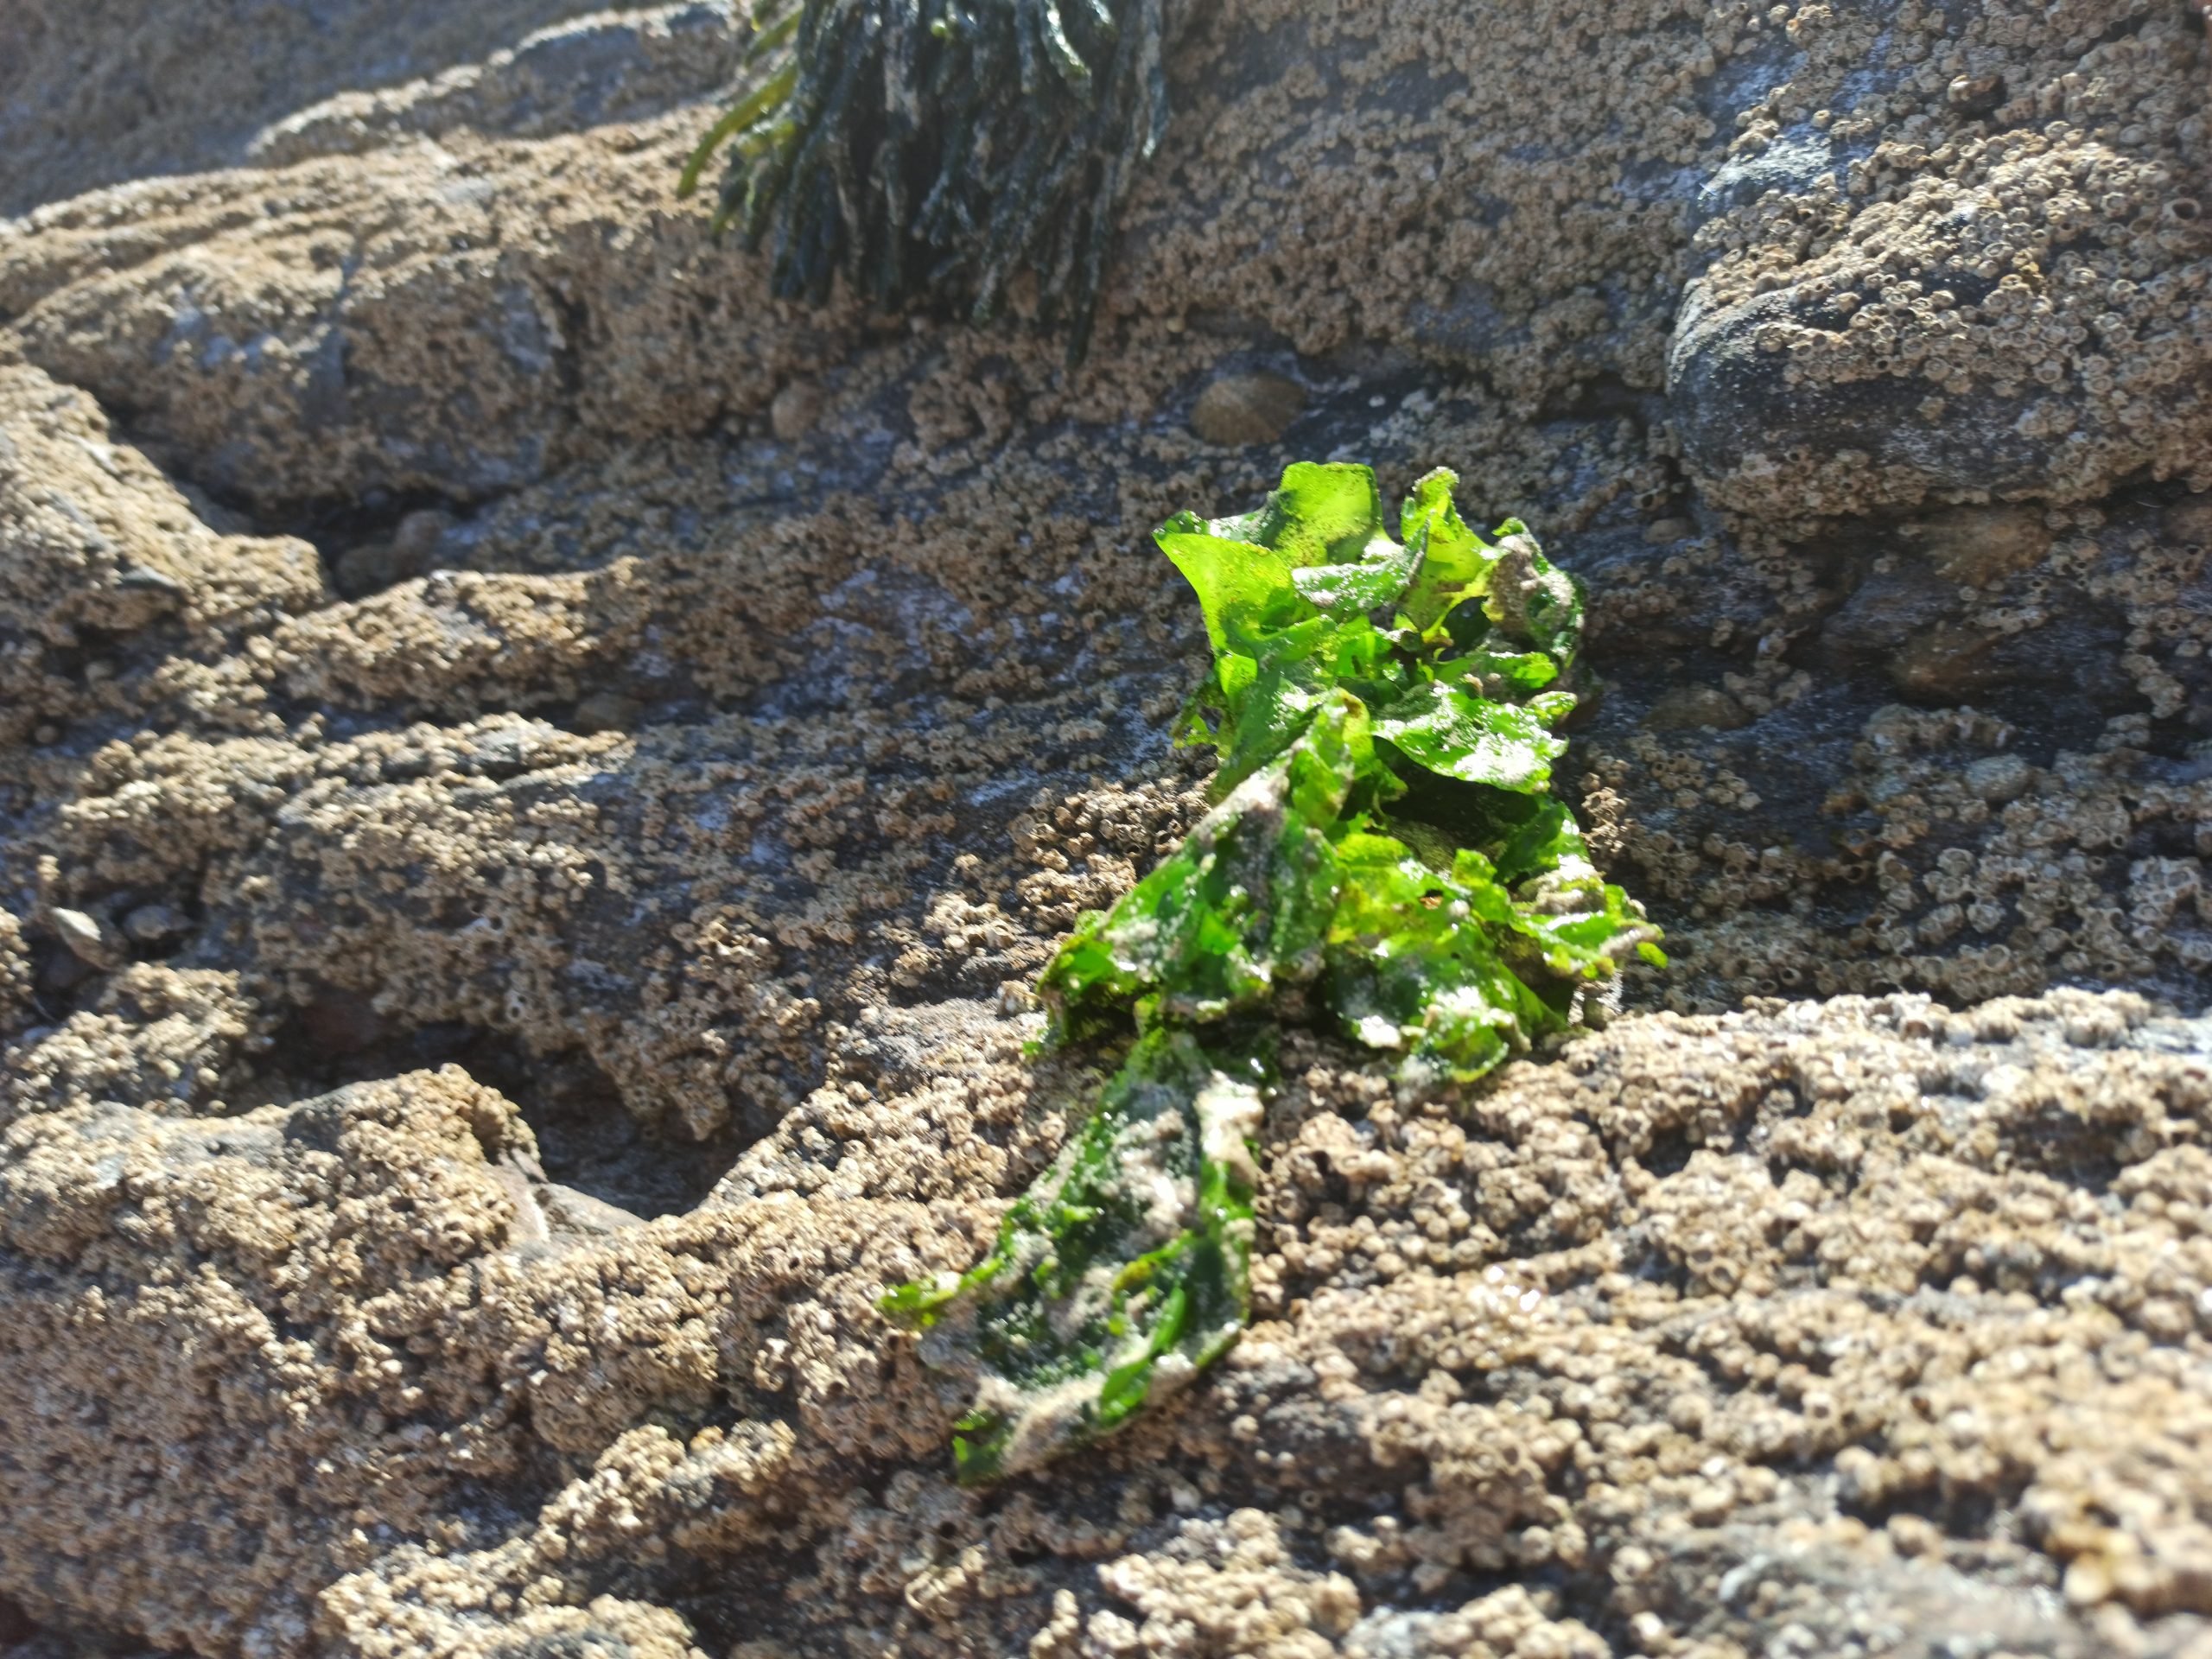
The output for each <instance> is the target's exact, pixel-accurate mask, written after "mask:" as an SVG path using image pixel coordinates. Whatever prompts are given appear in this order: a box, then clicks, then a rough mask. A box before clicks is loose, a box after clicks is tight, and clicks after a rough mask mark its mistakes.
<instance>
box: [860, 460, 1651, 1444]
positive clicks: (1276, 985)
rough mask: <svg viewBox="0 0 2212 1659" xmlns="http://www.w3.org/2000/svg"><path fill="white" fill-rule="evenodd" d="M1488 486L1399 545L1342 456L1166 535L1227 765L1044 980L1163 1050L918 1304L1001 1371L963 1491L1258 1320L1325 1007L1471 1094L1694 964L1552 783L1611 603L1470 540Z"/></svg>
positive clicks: (1529, 546) (1105, 1021)
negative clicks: (1665, 949) (1618, 994)
mask: <svg viewBox="0 0 2212 1659" xmlns="http://www.w3.org/2000/svg"><path fill="white" fill-rule="evenodd" d="M1456 481H1457V480H1455V479H1454V477H1453V476H1452V474H1450V473H1448V472H1443V471H1438V472H1434V473H1431V474H1429V475H1428V476H1427V477H1426V478H1424V479H1422V480H1421V482H1420V483H1419V484H1417V485H1416V486H1414V493H1413V494H1412V495H1411V496H1410V497H1409V498H1408V499H1407V500H1406V502H1405V503H1404V505H1403V507H1402V510H1401V512H1400V515H1399V526H1400V534H1399V537H1397V538H1393V537H1391V536H1390V535H1389V533H1388V531H1386V530H1385V529H1384V527H1383V516H1382V506H1381V502H1380V500H1379V499H1378V497H1377V495H1376V487H1375V478H1374V474H1372V473H1371V472H1370V470H1369V469H1368V468H1366V467H1357V466H1349V465H1337V464H1331V465H1312V464H1306V465H1300V466H1295V467H1291V468H1290V469H1289V471H1288V472H1287V473H1286V474H1284V475H1283V481H1282V486H1281V488H1280V489H1279V490H1277V491H1276V492H1275V493H1274V496H1272V497H1271V498H1270V499H1269V500H1268V504H1267V505H1265V506H1264V507H1262V508H1261V509H1260V510H1259V511H1258V512H1254V513H1249V514H1246V515H1244V516H1243V517H1241V518H1223V519H1215V520H1211V521H1205V520H1201V519H1198V518H1195V517H1193V516H1192V515H1189V514H1185V515H1183V516H1181V517H1179V518H1174V519H1172V520H1170V521H1169V522H1168V523H1167V524H1164V525H1162V526H1161V527H1160V531H1158V532H1157V539H1158V541H1159V543H1160V547H1161V548H1162V549H1163V550H1165V551H1166V554H1167V556H1168V557H1169V558H1170V559H1172V560H1173V562H1174V563H1175V565H1176V568H1177V569H1179V570H1181V571H1182V573H1183V574H1184V575H1185V577H1187V578H1188V579H1189V581H1190V583H1191V586H1192V588H1194V589H1195V590H1196V591H1197V594H1198V602H1199V605H1200V607H1201V608H1202V609H1203V611H1204V613H1205V625H1206V635H1207V639H1208V640H1209V641H1210V642H1211V645H1212V647H1213V666H1212V669H1211V672H1210V673H1209V675H1208V677H1207V678H1206V680H1205V683H1204V684H1203V685H1202V686H1201V687H1200V688H1199V690H1198V692H1197V693H1196V695H1194V696H1192V699H1191V702H1190V703H1189V705H1188V706H1187V707H1186V709H1185V713H1184V717H1183V725H1182V730H1181V732H1180V734H1179V735H1180V736H1181V738H1182V740H1183V741H1209V742H1211V743H1212V744H1213V745H1214V746H1215V747H1217V749H1218V750H1219V752H1220V754H1221V766H1220V770H1219V772H1217V775H1216V779H1215V783H1214V794H1215V800H1216V804H1215V805H1214V807H1213V809H1212V810H1211V811H1209V812H1208V813H1207V814H1206V816H1205V817H1204V818H1203V819H1202V820H1200V822H1199V823H1198V825H1197V827H1196V828H1194V829H1192V831H1191V833H1190V835H1189V836H1187V837H1185V840H1184V842H1183V845H1182V846H1181V847H1180V848H1179V849H1178V850H1177V851H1176V852H1175V854H1174V855H1173V856H1172V857H1170V858H1169V859H1167V860H1166V862H1164V863H1162V864H1161V865H1160V867H1159V868H1157V869H1155V870H1154V871H1153V872H1152V874H1149V875H1147V876H1146V877H1145V878H1144V880H1141V881H1140V882H1139V883H1138V884H1137V885H1136V886H1135V887H1134V888H1132V889H1131V890H1130V891H1129V893H1128V894H1127V895H1126V896H1125V897H1123V898H1122V900H1121V902H1119V903H1118V904H1116V906H1114V907H1113V909H1111V910H1110V911H1107V912H1090V913H1089V914H1087V915H1085V916H1084V917H1083V918H1081V919H1080V920H1079V921H1078V922H1077V925H1076V927H1075V929H1074V931H1072V932H1071V934H1070V935H1069V937H1068V938H1067V939H1066V941H1065V943H1064V944H1062V945H1061V947H1060V950H1059V951H1058V954H1057V955H1056V956H1055V957H1054V958H1053V960H1052V963H1051V964H1050V965H1049V966H1048V967H1047V968H1046V970H1045V972H1044V975H1043V976H1042V977H1041V978H1040V979H1039V982H1038V994H1039V997H1040V999H1041V1000H1042V1001H1043V1002H1044V1004H1045V1006H1046V1008H1047V1010H1048V1011H1049V1012H1050V1013H1051V1015H1052V1026H1051V1029H1050V1031H1049V1033H1048V1035H1047V1038H1046V1041H1047V1042H1048V1043H1056V1044H1057V1043H1065V1042H1070V1041H1075V1040H1081V1039H1091V1038H1100V1037H1109V1036H1112V1035H1115V1034H1116V1033H1125V1032H1128V1031H1129V1030H1132V1029H1134V1030H1135V1033H1137V1040H1136V1044H1135V1047H1134V1048H1132V1049H1131V1050H1130V1052H1129V1058H1128V1062H1127V1063H1126V1065H1124V1067H1123V1069H1122V1073H1121V1075H1120V1076H1119V1077H1116V1079H1115V1081H1114V1082H1113V1084H1110V1085H1109V1087H1108V1089H1107V1090H1106V1091H1105V1093H1104V1095H1103V1097H1102V1098H1101V1100H1100V1102H1099V1103H1098V1106H1097V1109H1096V1111H1095V1112H1094V1113H1093V1115H1092V1116H1091V1117H1090V1120H1089V1121H1088V1122H1087V1123H1086V1124H1085V1126H1084V1128H1083V1130H1082V1131H1081V1132H1080V1133H1079V1134H1078V1135H1077V1137H1076V1138H1075V1139H1074V1140H1073V1141H1071V1142H1070V1144H1069V1147H1068V1148H1067V1149H1066V1150H1065V1151H1064V1152H1063V1153H1062V1154H1061V1156H1060V1159H1059V1160H1058V1161H1057V1162H1056V1163H1055V1164H1054V1165H1053V1166H1052V1170H1051V1171H1050V1172H1048V1173H1047V1174H1046V1176H1045V1177H1044V1178H1043V1179H1041V1180H1040V1181H1039V1183H1038V1185H1037V1186H1036V1187H1034V1188H1033V1190H1032V1191H1031V1192H1029V1193H1028V1194H1027V1196H1025V1197H1024V1198H1021V1199H1020V1201H1019V1202H1018V1203H1017V1204H1016V1205H1014V1209H1013V1211H1011V1212H1009V1214H1008V1216H1007V1220H1006V1222H1005V1224H1004V1226H1003V1228H1002V1230H1001V1234H1000V1237H999V1242H998V1245H997V1248H996V1249H995V1250H994V1251H993V1253H992V1254H991V1255H989V1256H988V1257H987V1258H986V1259H985V1260H984V1261H983V1262H982V1263H981V1264H979V1265H978V1266H977V1267H976V1268H972V1269H970V1270H969V1272H968V1273H967V1274H963V1275H960V1276H958V1277H957V1278H955V1277H953V1276H951V1275H947V1276H946V1277H945V1278H944V1281H942V1282H941V1283H938V1284H933V1285H931V1286H926V1287H924V1286H907V1287H905V1288H903V1289H901V1290H899V1291H896V1292H894V1293H893V1294H892V1295H891V1296H889V1297H888V1298H887V1299H886V1301H885V1308H886V1311H887V1312H888V1313H891V1314H892V1315H893V1317H894V1318H898V1319H901V1320H903V1321H905V1322H906V1323H908V1324H911V1325H916V1326H918V1327H920V1328H922V1329H924V1330H925V1332H927V1333H928V1334H927V1336H926V1337H925V1349H924V1351H925V1357H930V1356H931V1355H934V1356H935V1357H938V1358H948V1357H950V1354H951V1352H952V1351H953V1350H954V1349H955V1348H961V1349H964V1351H966V1353H967V1354H968V1355H969V1357H972V1358H973V1359H974V1360H976V1361H978V1362H980V1364H981V1367H982V1378H983V1381H982V1387H981V1389H980V1390H979V1394H978V1397H977V1401H976V1408H975V1409H974V1411H973V1412H972V1413H971V1414H970V1415H969V1417H968V1418H966V1419H965V1420H964V1421H963V1422H962V1423H961V1425H960V1426H959V1432H958V1436H957V1440H956V1445H955V1450H956V1455H957V1461H958V1464H959V1467H960V1471H961V1475H962V1478H963V1479H970V1480H974V1479H988V1478H992V1477H994V1476H996V1475H1000V1474H1006V1473H1012V1472H1015V1471H1019V1470H1021V1469H1025V1468H1029V1467H1033V1466H1034V1465H1037V1464H1039V1463H1040V1462H1042V1461H1044V1460H1045V1459H1047V1458H1049V1457H1051V1456H1052V1455H1054V1454H1055V1453H1056V1452H1061V1451H1064V1450H1065V1449H1067V1448H1068V1447H1071V1446H1078V1445H1082V1444H1084V1443H1085V1442H1087V1441H1090V1440H1096V1439H1097V1438H1098V1437H1099V1436H1100V1435H1103V1434H1104V1433H1109V1432H1110V1431H1111V1430H1112V1429H1113V1428H1115V1427H1117V1426H1118V1425H1120V1424H1121V1423H1122V1422H1124V1421H1128V1418H1129V1417H1130V1416H1132V1415H1133V1414H1135V1412H1136V1411H1137V1410H1138V1409H1139V1408H1141V1407H1142V1406H1143V1405H1144V1404H1145V1403H1146V1402H1147V1401H1150V1400H1154V1399H1157V1398H1160V1397H1161V1396H1162V1395H1165V1394H1166V1393H1169V1392H1172V1391H1173V1389H1178V1388H1180V1387H1181V1386H1183V1385H1184V1384H1185V1383H1188V1382H1189V1381H1190V1380H1191V1379H1192V1376H1195V1374H1196V1372H1197V1370H1198V1368H1199V1367H1200V1366H1203V1365H1204V1364H1205V1363H1206V1362H1207V1361H1209V1360H1211V1358H1213V1357H1215V1356H1216V1355H1217V1354H1219V1353H1220V1352H1221V1351H1223V1350H1224V1349H1225V1348H1226V1347H1227V1346H1228V1345H1229V1344H1230V1343H1231V1342H1233V1341H1234V1340H1235V1338H1236V1334H1237V1333H1238V1332H1240V1331H1242V1329H1243V1325H1244V1323H1245V1320H1246V1318H1247V1316H1248V1312H1249V1306H1248V1298H1247V1293H1246V1286H1247V1282H1248V1278H1249V1238H1250V1231H1251V1229H1250V1219H1251V1214H1252V1209H1251V1203H1252V1198H1251V1194H1252V1187H1253V1180H1254V1176H1253V1171H1252V1150H1251V1146H1250V1144H1249V1137H1250V1135H1252V1133H1253V1132H1254V1131H1255V1129H1256V1127H1257V1124H1258V1122H1259V1117H1260V1113H1261V1110H1262V1106H1263V1103H1264V1097H1265V1096H1264V1090H1265V1085H1266V1073H1265V1069H1264V1067H1263V1066H1262V1064H1261V1062H1260V1061H1259V1060H1258V1059H1257V1058H1255V1056H1256V1055H1258V1054H1259V1053H1260V1052H1262V1041H1263V1037H1264V1033H1267V1032H1268V1031H1269V1030H1270V1029H1272V1028H1273V1027H1274V1026H1276V1025H1279V1024H1281V1023H1284V1022H1291V1021H1297V1022H1309V1023H1310V1022H1314V1021H1325V1022H1327V1023H1329V1024H1331V1025H1333V1026H1334V1027H1336V1028H1337V1029H1338V1031H1339V1032H1341V1033H1343V1034H1344V1036H1345V1037H1347V1038H1349V1039H1351V1040H1353V1041H1355V1042H1358V1043H1361V1044H1363V1045H1364V1046H1368V1047H1370V1048H1372V1049H1376V1050H1378V1051H1380V1052H1384V1053H1386V1054H1389V1055H1392V1056H1394V1057H1395V1069H1396V1071H1397V1074H1398V1077H1399V1078H1400V1080H1401V1082H1402V1084H1404V1085H1405V1086H1407V1087H1408V1088H1418V1087H1421V1086H1423V1085H1427V1084H1437V1083H1442V1082H1447V1081H1449V1082H1460V1083H1465V1082H1471V1081H1473V1080H1474V1079H1476V1078H1478V1077H1481V1076H1482V1075H1483V1074H1484V1073H1485V1072H1487V1071H1490V1070H1491V1068H1492V1067H1494V1066H1496V1065H1498V1064H1499V1062H1501V1061H1503V1060H1504V1059H1506V1058H1509V1057H1510V1056H1511V1055H1513V1054H1516V1053H1520V1052H1526V1051H1527V1050H1528V1048H1529V1046H1530V1045H1531V1044H1532V1043H1534V1042H1535V1041H1536V1040H1538V1039H1541V1038H1543V1037H1545V1036H1548V1035H1551V1034H1554V1033H1560V1032H1564V1031H1567V1030H1568V1029H1569V1028H1571V1027H1573V1026H1574V1025H1576V1024H1577V1023H1579V1022H1580V1021H1581V1020H1583V1019H1584V1018H1585V1017H1586V1015H1587V1014H1589V1013H1590V1012H1591V1010H1592V1006H1593V1001H1592V994H1593V993H1597V994H1599V995H1602V994H1603V993H1604V991H1605V989H1606V988H1608V987H1609V985H1610V983H1611V982H1612V980H1613V979H1614V977H1615V976H1616V974H1617V972H1618V965H1619V963H1620V962H1621V960H1622V958H1623V957H1624V956H1625V955H1627V954H1628V953H1629V952H1630V951H1636V952H1638V953H1640V954H1642V955H1643V957H1645V958H1646V959H1648V960H1649V961H1652V962H1654V963H1663V961H1664V958H1663V957H1662V956H1661V955H1660V954H1659V951H1658V948H1657V945H1656V939H1657V937H1658V932H1657V930H1656V928H1654V927H1652V926H1651V925H1650V924H1649V923H1648V922H1647V921H1646V920H1645V919H1644V918H1643V912H1642V911H1641V910H1640V909H1639V908H1638V907H1637V906H1636V905H1635V904H1634V903H1633V902H1632V901H1630V899H1628V898H1627V897H1626V895H1625V894H1624V893H1622V891H1621V890H1620V888H1618V887H1614V886H1612V885H1611V884H1610V883H1608V882H1606V881H1605V880H1603V878H1601V877H1600V876H1599V874H1598V872H1597V870H1596V869H1595V868H1593V867H1592V865H1591V863H1590V861H1589V858H1588V856H1587V855H1586V849H1585V848H1584V845H1583V841H1582V835H1581V831H1580V829H1579V828H1578V827H1577V826H1576V824H1575V822H1574V819H1573V815H1572V814H1571V813H1569V812H1568V811H1567V809H1566V808H1565V807H1564V806H1562V805H1561V804H1559V803H1558V802H1556V801H1554V800H1553V799H1551V798H1550V795H1549V789H1550V784H1551V769H1552V766H1553V765H1554V762H1556V761H1557V760H1559V759H1560V756H1561V755H1562V754H1563V753H1565V752H1566V748H1567V743H1566V740H1565V739H1564V738H1563V737H1561V736H1560V735H1559V732H1558V728H1559V727H1560V723H1561V722H1562V721H1564V720H1565V719H1566V718H1567V715H1569V714H1571V713H1572V712H1573V709H1574V708H1575V704H1576V700H1577V691H1576V689H1575V688H1576V687H1577V685H1578V684H1579V683H1580V672H1579V668H1578V664H1577V661H1576V658H1577V653H1578V652H1579V650H1580V644H1581V632H1582V597H1581V594H1580V590H1579V589H1578V588H1577V587H1576V585H1575V583H1574V581H1573V578H1572V577H1570V576H1569V575H1567V573H1566V572H1564V571H1561V570H1560V569H1557V568H1556V567H1554V565H1553V564H1552V563H1550V561H1549V560H1548V559H1546V558H1545V557H1544V555H1543V551H1542V550H1541V548H1539V547H1538V546H1537V544H1536V543H1535V538H1534V537H1531V536H1530V535H1529V532H1528V531H1527V529H1526V527H1525V526H1523V525H1522V524H1521V523H1520V522H1519V521H1518V520H1513V519H1509V520H1508V521H1506V523H1505V524H1502V525H1500V526H1499V527H1498V529H1497V531H1496V532H1494V534H1493V536H1492V537H1491V538H1490V539H1484V537H1481V536H1478V535H1477V534H1476V533H1475V532H1474V531H1471V530H1470V529H1469V528H1468V527H1467V525H1466V524H1465V522H1464V521H1463V520H1462V519H1461V518H1460V517H1459V512H1458V511H1457V510H1456V509H1455V508H1454V507H1453V505H1452V485H1453V484H1454V483H1455V482H1456Z"/></svg>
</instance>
